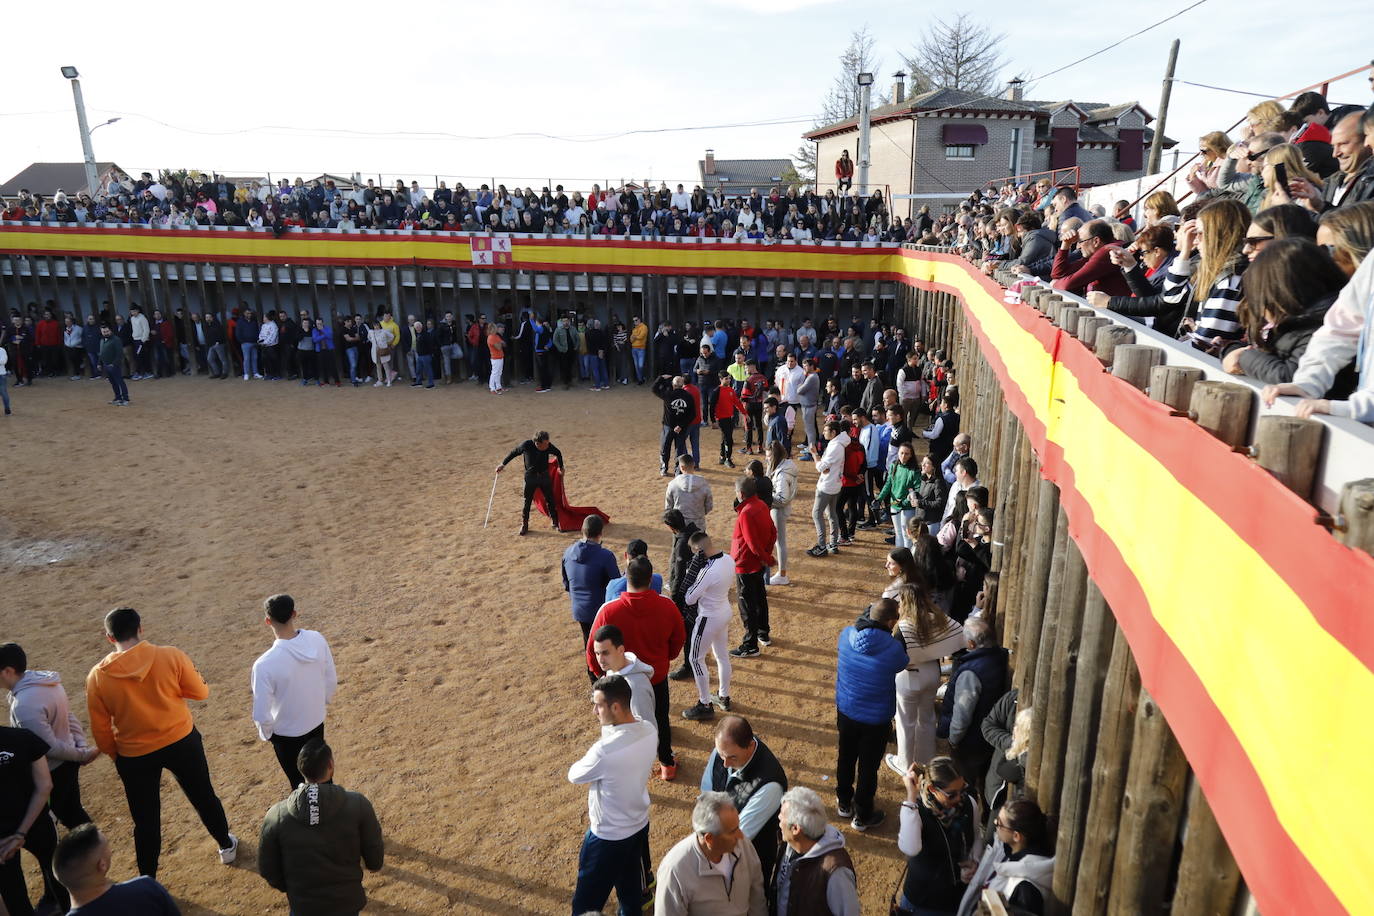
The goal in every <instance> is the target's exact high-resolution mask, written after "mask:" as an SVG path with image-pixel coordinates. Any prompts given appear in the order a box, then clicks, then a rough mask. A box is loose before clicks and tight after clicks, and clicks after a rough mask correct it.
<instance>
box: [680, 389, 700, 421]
mask: <svg viewBox="0 0 1374 916" xmlns="http://www.w3.org/2000/svg"><path fill="white" fill-rule="evenodd" d="M682 387H683V390H685V391H690V392H691V393H692V403H693V404H695V405H696V408H697V412H696V416H695V417H694V418H693V419H692V425H693V426H700V425H701V389H700V388H698V387H697V386H696V385H693V384H692V383H691V382H688V383H687V384H685V385H683V386H682Z"/></svg>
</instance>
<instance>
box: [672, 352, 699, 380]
mask: <svg viewBox="0 0 1374 916" xmlns="http://www.w3.org/2000/svg"><path fill="white" fill-rule="evenodd" d="M696 365H697V361H696V357H693V356H689V357H687V358H686V359H679V360H678V361H677V371H678V375H685V376H687V381H689V382H690V381H691V380H692V379H694V378H696V376H695V375H694V374H693V372H692V370H693V369H695V368H696Z"/></svg>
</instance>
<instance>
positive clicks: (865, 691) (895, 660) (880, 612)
mask: <svg viewBox="0 0 1374 916" xmlns="http://www.w3.org/2000/svg"><path fill="white" fill-rule="evenodd" d="M899 616H900V615H899V612H898V608H897V602H895V601H893V600H892V599H891V598H880V599H878V600H877V601H875V602H874V603H873V604H871V605H869V606H868V610H867V611H866V612H864V614H863V615H861V616H860V617H859V619H858V620H856V621H854V624H853V626H848V627H845V628H844V630H843V631H842V632H841V633H840V642H839V660H838V665H837V668H836V672H835V718H836V724H837V728H838V730H839V742H838V744H839V755H838V761H837V763H836V765H835V799H836V802H837V803H838V804H837V806H836V807H837V809H838V811H839V814H840V817H848V818H852V820H851V822H850V826H852V827H853V828H854V829H855V830H858V831H860V832H862V831H865V830H867V829H868V828H870V827H873V826H875V825H877V824H880V823H882V821H883V817H884V813H883V812H882V811H876V810H874V808H873V796H874V793H875V792H877V789H878V767H879V766H880V765H881V764H882V760H883V752H884V751H885V750H886V749H887V736H888V734H889V733H890V732H891V730H892V717H893V715H895V714H896V712H897V682H896V677H897V673H898V672H899V671H903V670H905V668H906V666H907V654H906V646H905V645H904V644H903V642H902V640H901V639H900V638H898V637H896V636H893V635H892V630H893V628H894V627H895V626H896V625H897V619H898V617H899ZM856 771H857V785H856V782H855V775H856Z"/></svg>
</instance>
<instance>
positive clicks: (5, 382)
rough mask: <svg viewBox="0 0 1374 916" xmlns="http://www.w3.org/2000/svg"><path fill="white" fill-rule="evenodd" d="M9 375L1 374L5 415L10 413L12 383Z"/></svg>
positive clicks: (0, 396)
mask: <svg viewBox="0 0 1374 916" xmlns="http://www.w3.org/2000/svg"><path fill="white" fill-rule="evenodd" d="M9 378H10V377H9V375H8V374H0V401H4V402H5V413H9V412H10V382H9Z"/></svg>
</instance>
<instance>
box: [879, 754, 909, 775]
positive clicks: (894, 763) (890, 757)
mask: <svg viewBox="0 0 1374 916" xmlns="http://www.w3.org/2000/svg"><path fill="white" fill-rule="evenodd" d="M883 762H884V763H886V764H887V768H888V769H889V770H891V771H892V772H894V773H896V774H897V775H898V776H904V775H905V774H906V770H905V769H903V768H902V762H901V761H900V760H898V759H897V755H896V754H886V755H884V756H883Z"/></svg>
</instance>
